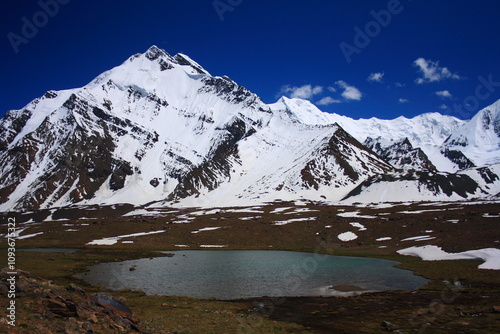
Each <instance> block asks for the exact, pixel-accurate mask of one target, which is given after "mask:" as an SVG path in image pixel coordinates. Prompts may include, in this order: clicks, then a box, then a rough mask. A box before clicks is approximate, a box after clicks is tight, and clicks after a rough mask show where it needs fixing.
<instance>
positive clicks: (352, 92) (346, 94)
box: [336, 80, 363, 101]
mask: <svg viewBox="0 0 500 334" xmlns="http://www.w3.org/2000/svg"><path fill="white" fill-rule="evenodd" d="M336 84H337V85H338V86H339V87H340V88H342V89H344V91H343V92H342V97H343V98H345V99H347V100H356V101H359V100H361V97H362V96H363V94H362V93H361V91H360V90H359V89H357V88H356V87H354V86H351V85H349V84H348V83H347V82H345V81H343V80H339V81H337V82H336Z"/></svg>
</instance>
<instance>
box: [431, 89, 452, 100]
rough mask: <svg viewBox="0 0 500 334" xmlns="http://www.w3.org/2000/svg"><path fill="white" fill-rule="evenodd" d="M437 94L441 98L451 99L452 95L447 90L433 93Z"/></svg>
mask: <svg viewBox="0 0 500 334" xmlns="http://www.w3.org/2000/svg"><path fill="white" fill-rule="evenodd" d="M435 94H436V95H437V96H439V97H441V98H443V99H451V98H452V97H453V95H451V93H450V92H449V91H448V90H440V91H437V92H436V93H435Z"/></svg>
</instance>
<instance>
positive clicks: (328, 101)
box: [316, 96, 342, 106]
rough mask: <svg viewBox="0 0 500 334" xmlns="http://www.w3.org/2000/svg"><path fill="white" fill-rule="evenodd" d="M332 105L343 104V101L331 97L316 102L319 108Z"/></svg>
mask: <svg viewBox="0 0 500 334" xmlns="http://www.w3.org/2000/svg"><path fill="white" fill-rule="evenodd" d="M332 103H342V101H340V100H335V99H334V98H332V97H330V96H326V97H324V98H322V99H321V100H319V101H318V102H316V104H317V105H319V106H327V105H329V104H332Z"/></svg>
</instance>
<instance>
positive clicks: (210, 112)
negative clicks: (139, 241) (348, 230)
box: [0, 47, 393, 210]
mask: <svg viewBox="0 0 500 334" xmlns="http://www.w3.org/2000/svg"><path fill="white" fill-rule="evenodd" d="M292 116H293V115H291V114H290V113H288V112H287V110H276V109H275V110H272V109H271V108H270V107H269V106H267V105H265V104H264V103H263V102H262V101H261V100H260V98H259V97H258V96H256V95H255V94H253V93H251V92H249V91H248V90H247V89H245V88H244V87H242V86H239V85H237V84H236V83H234V82H233V81H232V80H231V79H229V78H227V77H213V76H211V75H210V74H209V73H208V72H207V71H206V70H204V69H203V68H202V67H201V66H200V65H199V64H197V63H196V62H194V61H192V60H191V59H190V58H189V57H187V56H185V55H176V56H170V55H169V54H167V53H166V52H165V51H163V50H160V49H158V48H157V47H151V48H150V49H149V50H148V51H147V52H146V53H144V54H137V55H134V56H132V57H130V58H129V59H128V60H127V61H125V62H124V63H123V64H122V65H120V66H118V67H116V68H114V69H111V70H109V71H107V72H105V73H103V74H101V75H100V76H98V77H97V78H96V79H94V80H93V81H92V82H90V83H89V84H88V85H86V86H85V87H83V88H81V89H73V90H67V91H61V92H54V91H50V92H47V93H46V94H45V95H44V96H43V97H42V98H40V99H36V100H34V101H33V102H32V103H30V104H28V105H27V106H26V107H25V108H24V109H22V110H20V111H11V112H9V113H8V114H7V115H6V117H5V118H4V119H3V120H2V122H1V124H0V128H1V129H2V132H1V136H0V139H1V140H0V144H1V145H0V164H1V165H2V171H3V172H2V174H1V177H0V201H1V203H2V204H0V210H10V209H16V210H21V209H28V208H29V209H38V208H48V207H53V206H62V205H68V204H72V203H81V204H85V203H87V204H101V203H108V204H109V203H120V202H128V203H133V204H144V203H148V202H151V201H159V200H167V201H181V200H184V199H186V198H197V197H199V196H203V195H206V194H208V193H216V191H215V190H218V189H219V188H221V187H222V186H223V185H226V187H229V188H230V189H232V190H231V192H230V193H231V196H233V197H234V196H236V197H238V196H239V197H240V198H250V197H252V198H258V197H259V196H262V195H264V194H269V193H273V192H275V193H276V196H278V193H279V192H285V193H290V194H294V196H299V197H300V195H297V194H299V193H300V192H301V191H309V190H311V189H312V190H315V191H319V190H320V189H321V193H322V194H324V195H322V196H324V197H325V198H326V197H327V196H326V195H328V197H332V196H331V195H330V194H331V193H338V194H337V195H335V196H333V197H335V198H340V197H341V196H343V195H345V191H343V190H340V191H333V190H334V189H343V188H349V187H354V186H355V185H356V184H357V183H359V182H361V181H362V180H364V179H365V178H367V177H369V176H371V175H374V174H377V173H385V172H387V171H390V170H392V169H393V168H392V166H390V165H389V164H387V163H386V162H384V161H383V160H382V159H380V158H379V157H378V156H376V155H375V154H374V153H373V152H371V151H370V150H368V149H367V148H366V147H364V146H363V145H362V144H360V143H359V142H358V141H356V140H355V139H354V138H352V137H351V136H350V135H349V134H347V133H346V132H345V131H344V130H343V129H342V128H341V127H340V126H338V125H336V124H327V125H319V124H318V125H311V124H304V123H302V122H298V121H297V120H296V119H294V118H293V117H292ZM235 185H236V186H235ZM310 192H311V191H310ZM132 194H133V195H132ZM271 197H275V196H274V195H272V194H271Z"/></svg>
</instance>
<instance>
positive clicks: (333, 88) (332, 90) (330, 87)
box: [327, 86, 337, 93]
mask: <svg viewBox="0 0 500 334" xmlns="http://www.w3.org/2000/svg"><path fill="white" fill-rule="evenodd" d="M327 89H328V91H330V92H332V93H335V92H336V91H337V90H336V89H335V87H332V86H329V87H328V88H327Z"/></svg>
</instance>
